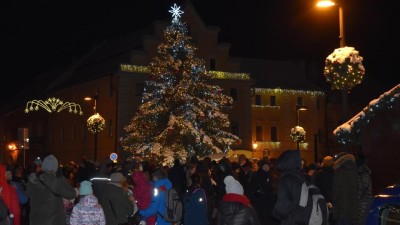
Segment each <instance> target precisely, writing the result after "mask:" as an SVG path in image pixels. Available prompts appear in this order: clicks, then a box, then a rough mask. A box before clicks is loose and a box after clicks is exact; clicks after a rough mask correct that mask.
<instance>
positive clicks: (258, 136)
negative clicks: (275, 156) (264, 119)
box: [256, 126, 263, 141]
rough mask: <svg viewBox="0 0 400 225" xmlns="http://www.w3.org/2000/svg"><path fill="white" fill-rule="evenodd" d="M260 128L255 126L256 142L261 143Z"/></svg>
mask: <svg viewBox="0 0 400 225" xmlns="http://www.w3.org/2000/svg"><path fill="white" fill-rule="evenodd" d="M262 136H263V135H262V126H256V141H262Z"/></svg>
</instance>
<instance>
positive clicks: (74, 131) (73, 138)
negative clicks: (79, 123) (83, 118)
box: [71, 125, 76, 141]
mask: <svg viewBox="0 0 400 225" xmlns="http://www.w3.org/2000/svg"><path fill="white" fill-rule="evenodd" d="M75 129H76V127H75V125H72V129H71V138H72V140H73V141H74V140H75V138H76V130H75Z"/></svg>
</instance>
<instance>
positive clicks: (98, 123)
mask: <svg viewBox="0 0 400 225" xmlns="http://www.w3.org/2000/svg"><path fill="white" fill-rule="evenodd" d="M87 127H88V130H89V131H90V132H91V133H93V134H96V133H100V131H102V130H103V129H104V128H105V127H106V121H105V120H104V118H103V117H101V116H100V114H99V113H96V114H94V115H92V116H91V117H89V119H88V120H87Z"/></svg>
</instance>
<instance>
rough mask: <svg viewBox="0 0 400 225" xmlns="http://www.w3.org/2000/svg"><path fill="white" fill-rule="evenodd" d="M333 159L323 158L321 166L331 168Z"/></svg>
mask: <svg viewBox="0 0 400 225" xmlns="http://www.w3.org/2000/svg"><path fill="white" fill-rule="evenodd" d="M333 163H334V161H333V157H332V156H329V155H328V156H325V158H324V159H323V160H322V164H323V166H324V167H331V166H333Z"/></svg>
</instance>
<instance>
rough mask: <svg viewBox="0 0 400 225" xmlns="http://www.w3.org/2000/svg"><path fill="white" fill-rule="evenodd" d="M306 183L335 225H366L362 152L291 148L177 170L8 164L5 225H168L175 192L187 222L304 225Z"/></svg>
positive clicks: (2, 181)
mask: <svg viewBox="0 0 400 225" xmlns="http://www.w3.org/2000/svg"><path fill="white" fill-rule="evenodd" d="M303 181H306V182H307V183H312V184H314V185H315V186H317V187H318V188H319V189H320V190H321V193H322V194H323V196H324V198H325V200H326V202H327V203H328V205H329V208H330V213H329V223H330V224H332V225H333V224H338V225H350V224H354V225H362V224H364V221H365V218H366V214H367V212H368V209H369V206H370V204H371V201H372V193H371V171H370V169H369V168H368V166H367V161H366V159H365V157H364V156H363V155H362V154H359V155H357V157H355V155H354V154H351V153H349V152H341V153H339V154H336V155H334V156H326V157H325V158H324V159H323V160H321V163H311V164H309V165H307V164H306V162H305V160H304V159H302V158H301V155H300V152H299V151H298V150H287V151H285V152H283V153H282V154H281V155H280V156H279V158H277V159H270V158H268V157H264V158H262V159H259V160H254V159H248V158H246V157H245V155H240V156H239V157H238V158H237V159H236V160H232V159H229V158H225V157H224V158H222V159H220V160H219V161H215V160H214V161H213V160H211V158H209V157H205V158H204V159H201V160H199V159H198V158H197V157H192V158H191V159H190V160H188V161H187V162H186V163H182V162H181V161H180V160H179V159H175V161H174V165H173V166H171V167H167V166H161V165H157V164H155V163H152V162H149V161H144V160H142V159H141V158H140V157H132V158H130V159H127V160H125V161H124V162H119V163H115V162H113V161H111V160H105V161H104V162H103V163H102V164H100V165H96V163H93V162H91V161H90V160H87V158H86V157H83V158H82V161H81V162H79V163H75V162H73V161H71V162H69V163H65V164H61V163H60V164H59V162H58V160H57V158H56V157H55V156H54V155H51V154H50V155H48V156H46V157H45V158H44V159H43V161H41V160H36V161H35V163H34V164H33V165H32V167H30V168H29V169H24V168H22V167H21V166H19V165H13V166H8V165H4V164H3V165H0V190H1V192H0V225H2V224H7V225H24V224H30V225H39V224H40V225H46V224H49V225H55V224H72V225H75V224H93V225H94V224H107V225H122V224H126V225H131V224H135V225H136V224H141V225H155V224H157V225H164V224H165V225H170V224H171V222H169V221H166V220H165V218H164V216H163V215H164V214H165V212H166V202H165V196H166V190H169V189H171V188H174V189H175V190H176V191H177V192H178V194H179V195H180V199H181V200H182V204H183V216H182V219H181V221H180V223H181V224H184V225H227V224H229V225H259V224H260V225H261V224H262V225H274V224H283V225H285V224H303V220H304V218H302V217H304V216H303V214H302V212H301V210H302V209H301V206H299V198H300V191H301V184H302V182H303Z"/></svg>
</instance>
